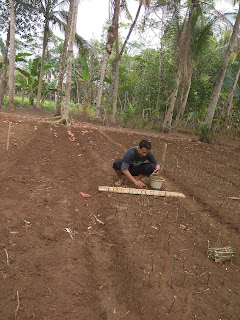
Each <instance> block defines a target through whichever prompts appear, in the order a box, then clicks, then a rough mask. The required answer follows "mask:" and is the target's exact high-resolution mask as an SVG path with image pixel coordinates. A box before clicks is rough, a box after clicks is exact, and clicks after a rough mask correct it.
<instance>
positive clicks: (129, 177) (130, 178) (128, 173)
mask: <svg viewBox="0 0 240 320" xmlns="http://www.w3.org/2000/svg"><path fill="white" fill-rule="evenodd" d="M122 173H123V174H124V175H125V177H126V178H127V179H128V180H130V181H132V182H133V183H134V184H135V185H136V186H137V187H138V188H143V187H146V185H145V184H144V183H143V182H142V181H140V180H137V179H135V178H134V177H133V176H132V175H131V173H130V171H129V170H122Z"/></svg>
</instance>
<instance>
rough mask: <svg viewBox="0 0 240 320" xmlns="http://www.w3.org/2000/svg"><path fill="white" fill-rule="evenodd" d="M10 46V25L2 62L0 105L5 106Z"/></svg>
mask: <svg viewBox="0 0 240 320" xmlns="http://www.w3.org/2000/svg"><path fill="white" fill-rule="evenodd" d="M9 45H10V25H9V28H8V33H7V40H6V45H5V50H4V55H3V61H2V69H1V72H0V105H2V104H3V100H4V94H5V89H6V86H7V57H8V50H9Z"/></svg>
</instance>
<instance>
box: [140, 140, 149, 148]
mask: <svg viewBox="0 0 240 320" xmlns="http://www.w3.org/2000/svg"><path fill="white" fill-rule="evenodd" d="M139 147H140V148H141V149H142V148H147V149H148V150H151V148H152V145H151V142H150V141H148V140H141V141H140V143H139Z"/></svg>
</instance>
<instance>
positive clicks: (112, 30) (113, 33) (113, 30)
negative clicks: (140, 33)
mask: <svg viewBox="0 0 240 320" xmlns="http://www.w3.org/2000/svg"><path fill="white" fill-rule="evenodd" d="M119 13H120V0H116V1H115V8H114V14H113V19H112V25H111V26H110V27H109V28H108V40H107V44H106V49H105V55H104V59H103V64H102V70H101V77H100V84H99V88H98V95H97V105H96V113H95V118H96V119H99V118H100V108H101V102H102V92H103V85H104V79H105V74H106V69H107V64H108V60H109V57H110V55H111V53H112V46H113V43H114V41H115V40H116V37H117V30H118V19H119Z"/></svg>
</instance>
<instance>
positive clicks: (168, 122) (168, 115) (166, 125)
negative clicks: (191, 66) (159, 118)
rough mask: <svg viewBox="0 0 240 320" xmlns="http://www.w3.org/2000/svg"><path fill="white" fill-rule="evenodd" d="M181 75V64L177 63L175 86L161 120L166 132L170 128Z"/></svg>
mask: <svg viewBox="0 0 240 320" xmlns="http://www.w3.org/2000/svg"><path fill="white" fill-rule="evenodd" d="M181 75H182V66H181V64H179V66H178V73H177V77H176V79H175V88H174V91H173V93H172V95H171V101H170V106H169V108H168V110H167V113H166V115H165V119H164V122H163V132H168V131H170V130H171V126H172V116H173V110H174V106H175V102H176V99H177V94H178V88H179V83H180V77H181Z"/></svg>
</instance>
